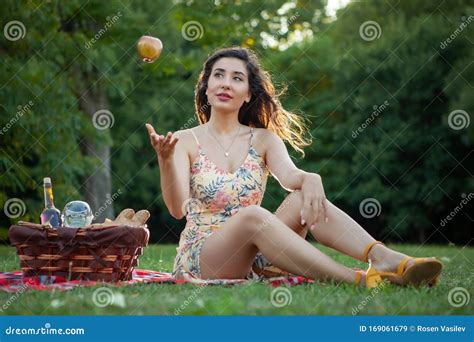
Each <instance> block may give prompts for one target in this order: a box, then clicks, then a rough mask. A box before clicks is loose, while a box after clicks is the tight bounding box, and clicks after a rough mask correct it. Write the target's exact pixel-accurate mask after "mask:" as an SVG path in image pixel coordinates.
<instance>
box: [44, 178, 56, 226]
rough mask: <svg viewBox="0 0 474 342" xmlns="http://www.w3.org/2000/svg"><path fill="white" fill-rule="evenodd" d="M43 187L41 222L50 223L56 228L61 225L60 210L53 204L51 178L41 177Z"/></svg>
mask: <svg viewBox="0 0 474 342" xmlns="http://www.w3.org/2000/svg"><path fill="white" fill-rule="evenodd" d="M43 189H44V209H43V212H42V213H41V224H50V225H51V226H52V227H54V228H57V227H59V226H61V212H60V211H59V210H58V209H57V208H56V207H55V206H54V201H53V186H52V184H51V178H49V177H45V178H44V179H43Z"/></svg>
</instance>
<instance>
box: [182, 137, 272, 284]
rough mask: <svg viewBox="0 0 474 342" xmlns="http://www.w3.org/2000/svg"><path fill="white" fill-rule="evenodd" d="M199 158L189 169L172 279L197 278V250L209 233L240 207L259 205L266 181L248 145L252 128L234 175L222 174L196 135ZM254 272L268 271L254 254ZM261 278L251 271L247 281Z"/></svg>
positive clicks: (261, 163) (262, 167) (265, 173)
mask: <svg viewBox="0 0 474 342" xmlns="http://www.w3.org/2000/svg"><path fill="white" fill-rule="evenodd" d="M191 133H192V134H193V136H194V139H195V140H196V143H197V145H198V149H199V155H198V157H196V160H195V161H194V162H193V164H192V165H191V167H190V171H191V177H190V194H191V198H190V199H189V200H188V201H187V203H186V211H187V214H186V221H187V222H186V226H185V228H184V230H183V232H182V233H181V237H180V241H179V246H178V248H177V249H176V251H177V255H176V259H175V262H174V266H173V276H175V277H176V278H178V279H179V278H183V273H186V275H187V276H191V277H194V278H201V270H200V266H199V255H200V253H201V248H202V246H203V244H204V242H205V240H206V238H207V237H209V236H210V235H211V234H212V233H214V232H215V231H217V230H219V229H220V226H221V224H222V223H223V222H225V221H226V220H227V219H228V218H229V217H231V216H233V215H235V214H236V213H237V212H239V210H240V209H241V208H243V207H246V206H249V205H260V204H261V202H262V198H263V194H264V192H265V187H266V183H267V177H268V173H269V171H268V169H267V166H266V164H265V161H264V160H263V157H262V156H260V155H259V154H258V152H257V151H256V150H255V148H254V147H253V145H252V140H253V134H254V130H253V128H251V129H250V146H249V150H248V153H247V157H246V158H245V160H244V162H243V164H242V165H241V166H240V167H239V168H238V169H237V170H236V171H234V172H228V171H226V170H223V169H222V168H220V167H219V166H217V165H216V164H214V163H213V162H212V161H211V160H210V159H209V158H208V157H207V156H206V154H205V153H204V151H203V150H202V148H201V145H200V144H199V141H198V139H197V138H196V135H195V134H194V132H193V131H192V129H191ZM254 266H256V267H257V268H258V269H263V268H265V267H271V264H270V263H269V262H268V261H267V260H266V259H265V257H264V256H263V255H262V254H261V253H258V254H257V257H256V259H255V262H254ZM256 277H257V278H261V276H260V275H257V274H256V273H255V272H253V271H251V272H250V274H249V275H248V277H247V278H256Z"/></svg>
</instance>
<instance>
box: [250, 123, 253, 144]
mask: <svg viewBox="0 0 474 342" xmlns="http://www.w3.org/2000/svg"><path fill="white" fill-rule="evenodd" d="M252 143H253V127H250V146H252Z"/></svg>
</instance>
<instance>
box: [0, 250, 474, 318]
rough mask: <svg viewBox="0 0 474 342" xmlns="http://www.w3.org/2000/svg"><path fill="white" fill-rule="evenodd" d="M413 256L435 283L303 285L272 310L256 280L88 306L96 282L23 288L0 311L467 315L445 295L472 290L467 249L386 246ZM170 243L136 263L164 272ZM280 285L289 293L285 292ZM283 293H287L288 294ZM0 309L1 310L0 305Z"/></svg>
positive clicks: (137, 292)
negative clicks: (439, 271) (422, 259)
mask: <svg viewBox="0 0 474 342" xmlns="http://www.w3.org/2000/svg"><path fill="white" fill-rule="evenodd" d="M390 247H392V248H395V249H397V250H400V251H403V252H405V253H407V254H411V255H416V256H437V257H439V258H441V260H442V261H443V263H444V264H445V270H444V272H443V276H442V278H441V282H440V284H439V285H438V286H437V287H436V288H433V289H428V288H413V287H407V288H401V287H398V286H395V285H386V286H384V287H383V288H381V289H377V290H372V291H371V290H366V289H360V288H355V287H354V286H352V285H349V284H347V285H346V284H344V285H339V286H337V285H335V284H321V283H316V284H310V285H300V286H294V287H286V288H279V289H280V291H282V293H283V295H282V297H283V296H284V295H287V296H290V297H291V302H289V303H288V305H285V306H282V307H277V306H274V305H272V302H271V300H270V298H271V294H272V291H274V288H273V287H271V286H268V285H265V284H262V283H253V284H245V285H236V286H229V287H223V286H207V287H197V286H194V285H190V284H189V285H155V284H150V285H134V286H128V287H110V289H111V290H112V291H113V293H114V298H115V300H114V302H113V304H111V305H108V306H105V307H99V306H97V305H95V304H94V302H93V300H92V298H93V293H94V291H96V290H97V289H98V288H99V287H101V286H97V287H92V288H76V289H74V290H71V291H65V292H59V291H53V292H47V291H42V292H40V291H36V292H35V291H27V292H24V293H22V294H20V295H18V296H15V295H14V294H12V293H5V292H0V304H1V305H0V308H1V306H3V304H4V303H7V302H9V305H8V306H7V308H6V310H3V312H2V314H7V315H174V314H177V313H179V314H183V315H352V314H353V313H354V312H355V311H356V310H357V311H358V312H357V314H359V315H469V314H472V312H473V311H474V310H473V301H472V300H471V301H468V303H467V304H466V305H463V306H461V307H454V306H452V305H450V303H449V301H448V293H449V292H450V290H452V289H453V288H455V287H463V288H464V289H466V290H467V292H468V296H469V294H472V293H474V291H473V285H472V284H473V280H474V273H473V265H472V260H474V248H468V247H465V248H460V247H456V246H419V245H391V246H390ZM318 248H321V249H322V250H323V251H325V252H327V253H328V254H329V255H331V256H332V257H334V258H335V259H336V260H338V261H340V262H342V263H344V264H346V265H348V266H351V267H356V266H359V267H364V265H363V264H362V263H359V262H357V261H355V260H353V259H351V258H349V257H346V256H344V255H341V254H340V253H337V252H335V251H333V250H331V249H328V248H325V247H322V246H318ZM174 253H175V246H174V245H151V246H149V247H147V248H146V249H145V253H144V255H143V256H142V257H141V259H140V268H145V269H152V270H161V271H171V268H172V264H173V259H174ZM0 260H1V264H0V267H1V270H2V271H12V270H15V269H18V265H19V264H18V259H17V256H16V251H15V249H14V248H12V247H9V246H1V247H0ZM285 289H287V290H288V291H289V292H288V291H286V290H285ZM287 298H289V297H287ZM458 300H459V298H458ZM0 312H1V310H0Z"/></svg>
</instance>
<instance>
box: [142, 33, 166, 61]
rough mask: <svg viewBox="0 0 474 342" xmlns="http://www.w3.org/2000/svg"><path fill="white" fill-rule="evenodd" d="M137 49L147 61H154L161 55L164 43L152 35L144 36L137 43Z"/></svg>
mask: <svg viewBox="0 0 474 342" xmlns="http://www.w3.org/2000/svg"><path fill="white" fill-rule="evenodd" d="M137 50H138V54H139V55H140V58H141V59H142V60H143V61H144V62H147V63H153V62H154V61H156V60H157V59H158V57H160V55H161V50H163V43H162V42H161V40H159V39H158V38H155V37H152V36H142V37H141V38H140V39H139V40H138V43H137Z"/></svg>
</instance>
